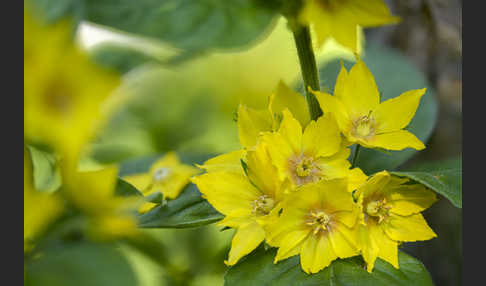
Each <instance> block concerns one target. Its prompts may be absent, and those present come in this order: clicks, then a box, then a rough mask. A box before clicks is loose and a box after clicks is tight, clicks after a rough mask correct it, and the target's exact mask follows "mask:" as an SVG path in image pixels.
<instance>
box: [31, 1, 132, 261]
mask: <svg viewBox="0 0 486 286" xmlns="http://www.w3.org/2000/svg"><path fill="white" fill-rule="evenodd" d="M36 15H37V14H35V13H31V10H29V9H28V8H27V7H26V9H25V10H24V168H25V169H24V218H25V219H24V251H26V252H27V251H31V250H32V248H33V245H34V242H35V240H36V239H37V238H38V237H39V236H40V235H41V234H42V233H43V232H44V231H45V230H46V229H47V228H48V227H49V225H50V224H52V223H53V222H54V221H55V220H56V219H59V218H60V217H62V216H66V214H68V213H70V211H71V209H70V208H69V207H73V209H75V210H76V213H81V214H82V217H83V218H84V219H85V220H84V221H86V222H87V223H86V224H83V226H86V228H85V229H86V231H87V233H88V234H89V235H90V236H91V237H92V238H94V239H102V240H105V239H112V238H117V237H120V236H129V235H133V234H135V233H136V232H137V228H136V219H135V217H134V215H133V209H136V206H137V205H139V204H140V202H139V201H138V200H135V199H131V198H123V197H120V196H116V195H115V189H116V184H117V180H118V167H116V166H104V167H100V168H96V169H95V170H93V169H91V170H81V169H80V161H81V158H82V155H83V153H84V152H85V149H86V147H87V145H88V143H89V142H90V140H92V139H93V138H94V137H95V134H96V132H97V131H98V130H99V129H100V127H101V126H102V124H103V123H104V122H105V121H106V119H107V116H108V113H109V112H108V111H109V110H110V109H111V108H113V105H110V101H109V98H110V95H111V94H113V93H114V91H115V90H116V88H117V87H118V85H119V82H120V79H119V75H117V74H116V73H114V72H113V71H110V70H106V69H104V68H101V67H100V66H98V65H96V64H95V63H93V62H92V61H91V60H90V59H89V58H88V56H87V55H86V54H85V53H84V52H82V51H81V49H79V47H77V46H76V44H75V43H74V42H73V40H72V35H71V33H72V29H71V24H70V22H68V21H67V20H64V21H60V22H58V23H56V24H54V25H44V24H42V21H41V20H40V19H39V18H38V17H36ZM46 39H48V40H46ZM39 145H40V146H44V147H46V149H48V150H49V151H52V152H51V153H52V154H53V156H54V157H55V158H56V160H57V162H56V163H57V164H58V165H59V166H60V170H61V175H62V187H61V188H60V190H59V191H55V192H54V193H46V192H42V191H43V190H39V189H36V186H35V182H34V181H35V180H34V179H35V178H34V177H33V162H32V156H31V152H30V148H31V147H32V146H39Z"/></svg>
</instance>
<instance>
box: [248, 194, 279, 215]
mask: <svg viewBox="0 0 486 286" xmlns="http://www.w3.org/2000/svg"><path fill="white" fill-rule="evenodd" d="M274 206H275V201H274V200H273V199H272V198H271V197H269V196H267V195H263V196H260V197H259V198H258V199H256V200H254V201H253V203H252V207H253V208H252V213H253V214H254V215H257V216H263V215H267V214H269V213H270V211H271V210H272V209H273V207H274Z"/></svg>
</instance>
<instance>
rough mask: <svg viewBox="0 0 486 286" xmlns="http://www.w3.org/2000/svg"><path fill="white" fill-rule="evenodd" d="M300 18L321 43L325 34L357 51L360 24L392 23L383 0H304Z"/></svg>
mask: <svg viewBox="0 0 486 286" xmlns="http://www.w3.org/2000/svg"><path fill="white" fill-rule="evenodd" d="M299 20H300V22H301V23H303V24H307V25H312V26H313V27H314V30H315V32H316V35H317V42H318V45H319V46H321V45H322V44H324V42H325V41H326V40H327V39H328V38H333V39H335V40H336V41H337V42H338V43H339V44H341V45H343V46H345V47H347V48H350V49H352V50H353V51H354V52H358V51H359V50H358V47H359V43H358V34H359V29H360V28H367V27H376V26H382V25H387V24H395V23H397V22H398V21H400V18H398V17H395V16H392V15H391V14H390V11H389V10H388V8H387V7H386V5H385V4H384V3H383V1H382V0H367V1H362V0H305V3H304V7H303V9H302V10H301V12H300V15H299Z"/></svg>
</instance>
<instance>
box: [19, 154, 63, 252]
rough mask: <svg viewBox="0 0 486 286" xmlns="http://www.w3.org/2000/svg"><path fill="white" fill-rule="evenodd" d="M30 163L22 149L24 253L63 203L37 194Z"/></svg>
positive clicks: (61, 207)
mask: <svg viewBox="0 0 486 286" xmlns="http://www.w3.org/2000/svg"><path fill="white" fill-rule="evenodd" d="M32 175H33V174H32V162H31V159H30V154H29V151H28V150H27V148H24V252H28V251H30V250H31V249H32V247H33V241H34V240H35V238H36V237H37V236H38V235H40V234H41V233H42V232H43V231H44V230H45V229H46V228H47V227H48V226H49V224H50V223H52V222H53V221H54V220H55V219H56V218H58V217H59V216H60V215H61V214H62V211H63V210H64V205H63V201H62V200H61V198H59V197H58V196H57V195H53V194H47V193H41V192H37V191H36V190H35V189H34V185H33V178H32Z"/></svg>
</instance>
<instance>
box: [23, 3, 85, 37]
mask: <svg viewBox="0 0 486 286" xmlns="http://www.w3.org/2000/svg"><path fill="white" fill-rule="evenodd" d="M25 3H26V5H27V6H29V8H30V11H31V12H32V13H33V14H34V15H35V16H36V17H37V19H38V20H42V21H43V22H45V23H47V24H53V23H56V22H57V21H60V20H63V19H66V18H69V19H70V20H71V25H72V31H73V35H74V34H75V31H76V29H77V27H78V25H79V24H80V23H81V20H82V18H83V15H84V1H79V0H27V1H25Z"/></svg>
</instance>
